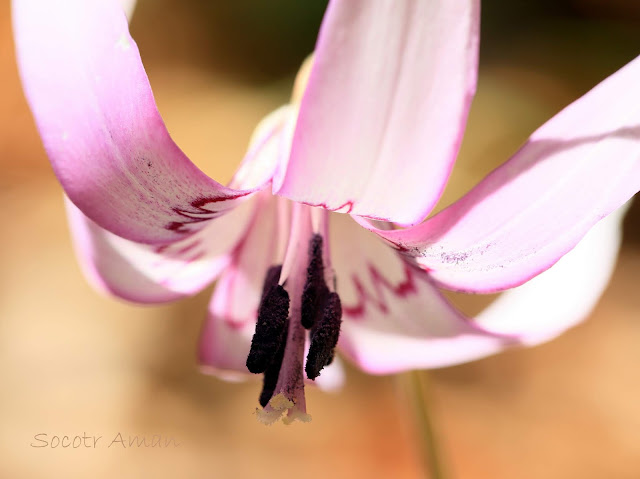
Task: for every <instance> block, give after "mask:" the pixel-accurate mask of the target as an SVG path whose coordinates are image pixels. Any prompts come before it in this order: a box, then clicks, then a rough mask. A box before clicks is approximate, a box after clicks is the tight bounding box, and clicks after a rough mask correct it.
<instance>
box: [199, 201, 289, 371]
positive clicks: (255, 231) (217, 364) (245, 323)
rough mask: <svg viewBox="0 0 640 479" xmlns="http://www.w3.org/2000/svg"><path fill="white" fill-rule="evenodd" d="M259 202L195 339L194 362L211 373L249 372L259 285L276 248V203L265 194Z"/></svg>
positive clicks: (274, 256)
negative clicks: (196, 357)
mask: <svg viewBox="0 0 640 479" xmlns="http://www.w3.org/2000/svg"><path fill="white" fill-rule="evenodd" d="M258 200H259V201H260V205H259V206H258V208H259V210H258V211H257V214H256V220H255V221H254V223H253V225H252V227H251V230H250V231H249V233H248V234H247V235H246V237H245V238H244V241H243V242H242V243H241V244H240V245H239V246H238V248H236V251H235V254H234V257H233V260H232V262H231V264H230V266H229V267H228V268H227V270H226V271H225V272H224V273H223V274H222V276H221V277H220V280H219V281H218V284H217V286H216V290H215V292H214V294H213V298H212V300H211V303H210V305H209V314H208V317H207V320H206V322H205V325H204V328H203V330H202V333H201V336H200V345H199V352H198V360H199V362H200V364H201V365H202V366H203V367H204V368H206V370H207V371H209V372H212V373H215V374H218V373H220V372H223V373H224V372H228V371H232V372H234V371H235V372H242V373H247V374H248V373H249V371H248V370H247V367H246V362H247V355H248V354H249V347H250V344H251V338H252V337H253V333H254V330H255V322H256V316H257V310H258V306H259V303H260V298H261V296H262V285H263V282H264V278H265V275H266V273H267V270H268V269H269V267H270V266H272V265H273V264H274V263H275V261H276V252H277V248H278V245H277V240H278V235H277V224H278V223H277V221H278V218H277V207H276V201H274V200H273V199H272V197H271V195H270V194H268V193H267V192H265V193H262V194H261V195H260V197H259V198H258Z"/></svg>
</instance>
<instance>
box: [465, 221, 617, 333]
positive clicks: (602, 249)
mask: <svg viewBox="0 0 640 479" xmlns="http://www.w3.org/2000/svg"><path fill="white" fill-rule="evenodd" d="M626 209H627V208H620V209H618V210H617V211H615V212H614V213H612V214H610V215H609V216H607V217H606V218H605V219H603V220H602V221H600V222H599V223H598V224H596V225H595V226H594V227H593V228H592V229H591V230H590V231H589V233H587V235H586V236H585V237H584V238H583V239H582V240H581V241H580V242H579V243H578V245H577V246H576V247H575V248H574V249H572V250H571V251H569V252H568V253H567V254H566V255H564V256H563V257H562V258H560V260H559V261H558V262H557V263H556V264H554V265H553V266H552V267H551V268H549V269H548V270H547V271H545V272H543V273H541V274H540V275H538V276H536V277H535V278H533V279H532V280H530V281H528V282H527V283H525V284H523V285H522V286H518V287H517V288H514V289H512V290H509V291H506V292H505V293H503V294H502V295H501V296H500V297H499V298H498V299H497V300H496V301H494V302H493V303H492V304H491V305H490V306H489V307H488V308H487V309H485V310H484V311H483V312H482V313H481V314H480V315H478V316H477V317H476V318H475V320H474V322H475V323H476V324H479V325H480V326H482V327H484V328H486V329H488V330H490V331H495V332H499V333H504V334H509V335H515V336H517V337H518V339H519V341H520V342H521V343H523V344H526V345H534V344H538V343H541V342H543V341H547V340H549V339H552V338H554V337H555V336H557V335H559V334H560V333H562V332H564V331H565V330H566V329H568V328H570V327H572V326H575V325H576V324H578V323H579V322H580V321H582V320H584V319H585V318H586V317H587V316H588V315H589V313H590V312H591V310H592V309H593V308H594V306H595V305H596V303H597V302H598V300H599V299H600V296H601V295H602V293H603V292H604V290H605V288H606V287H607V284H608V283H609V279H610V277H611V274H612V272H613V270H614V268H615V265H616V260H617V257H618V250H619V248H620V241H621V239H622V219H623V217H624V213H625V211H626Z"/></svg>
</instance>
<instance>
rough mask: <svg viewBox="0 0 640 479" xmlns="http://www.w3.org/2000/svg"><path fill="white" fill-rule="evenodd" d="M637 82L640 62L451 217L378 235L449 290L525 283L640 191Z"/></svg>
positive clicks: (449, 212) (558, 119)
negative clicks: (413, 260) (417, 263)
mask: <svg viewBox="0 0 640 479" xmlns="http://www.w3.org/2000/svg"><path fill="white" fill-rule="evenodd" d="M638 84H640V57H638V58H636V59H635V60H634V61H632V62H631V63H629V64H628V65H626V66H625V67H624V68H622V69H621V70H620V71H618V72H617V73H615V74H613V75H611V76H610V77H609V78H608V79H606V80H605V81H603V82H602V83H601V84H599V85H598V86H596V87H595V88H594V89H593V90H591V91H590V92H589V93H587V94H586V95H585V96H583V97H582V98H581V99H579V100H577V101H576V102H574V103H573V104H571V105H570V106H568V107H567V108H566V109H564V110H563V111H561V112H560V113H559V114H557V115H556V116H555V117H554V118H552V119H551V120H550V121H549V122H547V123H546V124H545V125H543V126H542V127H541V128H540V129H538V130H537V131H536V132H535V133H534V134H533V135H532V136H531V138H530V139H529V141H528V142H527V143H526V144H525V145H524V146H523V147H522V148H521V149H520V151H518V152H517V153H516V154H515V155H514V156H513V157H512V158H511V159H510V160H509V161H508V162H506V163H505V164H504V165H502V166H501V167H499V168H497V169H496V170H494V171H493V172H492V173H491V174H489V175H488V176H487V177H486V178H485V179H484V180H482V181H481V182H480V183H479V184H478V185H477V186H476V187H475V188H474V189H473V190H471V192H469V193H468V194H467V195H465V196H464V197H463V198H461V199H460V200H459V201H457V202H456V203H454V204H453V205H451V206H450V207H448V208H447V209H445V210H443V211H442V212H440V213H439V214H437V215H436V216H434V217H433V218H431V219H429V220H427V221H426V222H424V223H422V224H420V225H418V226H415V227H413V228H409V229H405V230H396V231H382V230H377V231H376V232H377V233H378V234H379V235H380V236H382V237H383V238H385V239H387V240H388V241H390V242H391V243H393V244H395V245H397V246H398V247H399V248H400V249H401V250H403V251H404V252H405V254H407V255H409V256H413V257H416V259H417V261H418V262H419V263H420V264H421V265H423V266H424V267H425V268H426V269H428V270H429V271H430V273H431V276H432V277H433V278H434V279H435V280H436V281H437V282H438V283H439V285H441V286H443V287H445V288H450V289H454V290H459V291H468V292H493V291H500V290H504V289H507V288H511V287H514V286H518V285H520V284H522V283H524V282H525V281H527V280H528V279H530V278H532V277H533V276H535V275H537V274H539V273H540V272H542V271H544V270H546V269H547V268H549V267H550V266H551V265H553V264H554V263H555V262H556V261H558V259H559V258H560V257H562V255H564V254H565V253H567V252H568V251H570V250H571V249H572V248H573V247H574V246H575V245H576V244H577V243H578V241H580V239H581V238H582V237H583V236H584V235H585V234H586V233H587V231H589V229H590V228H591V227H592V226H593V225H594V224H596V223H597V222H598V221H599V220H601V219H602V218H603V217H605V216H607V215H608V214H609V213H611V212H612V211H614V210H615V209H616V208H619V207H620V206H621V205H622V204H624V203H625V202H626V201H627V200H628V199H629V198H630V197H632V196H633V195H634V194H635V193H636V192H637V191H638V189H640V89H638V88H637V85H638ZM359 221H360V223H361V224H363V226H365V227H367V228H369V229H371V230H374V231H375V230H376V228H375V227H374V226H373V225H372V224H371V223H370V222H368V221H366V220H364V219H361V220H359Z"/></svg>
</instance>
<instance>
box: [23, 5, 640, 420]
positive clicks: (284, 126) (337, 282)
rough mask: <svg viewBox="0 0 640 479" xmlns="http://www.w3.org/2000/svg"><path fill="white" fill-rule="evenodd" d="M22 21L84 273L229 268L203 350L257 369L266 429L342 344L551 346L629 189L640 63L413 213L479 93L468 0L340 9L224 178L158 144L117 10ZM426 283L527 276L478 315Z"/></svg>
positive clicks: (438, 180)
mask: <svg viewBox="0 0 640 479" xmlns="http://www.w3.org/2000/svg"><path fill="white" fill-rule="evenodd" d="M13 16H14V28H15V34H16V45H17V51H18V61H19V65H20V70H21V75H22V80H23V84H24V88H25V93H26V95H27V98H28V100H29V103H30V106H31V109H32V111H33V113H34V116H35V119H36V123H37V126H38V128H39V131H40V134H41V136H42V139H43V142H44V145H45V149H46V151H47V153H48V155H49V158H50V160H51V163H52V165H53V168H54V171H55V173H56V175H57V177H58V179H59V180H60V183H61V184H62V186H63V188H64V190H65V193H66V194H67V196H68V198H69V201H68V202H67V205H68V212H69V217H70V222H71V227H72V231H73V234H74V240H75V244H76V249H77V252H78V256H79V258H80V261H81V263H82V265H83V268H84V270H85V272H86V273H87V276H88V277H89V279H90V280H91V281H92V283H93V284H94V285H96V286H97V287H98V288H99V289H101V290H103V291H106V292H109V293H111V294H113V295H115V296H118V297H120V298H124V299H126V300H129V301H136V302H141V303H156V302H165V301H171V300H175V299H178V298H181V297H184V296H188V295H192V294H194V293H196V292H197V291H199V290H201V289H202V288H203V287H205V286H206V285H207V284H209V283H210V282H212V281H213V280H215V279H218V285H217V288H216V290H215V293H214V296H213V299H212V301H211V305H210V308H209V318H208V320H207V322H206V324H205V327H204V330H203V334H202V339H201V344H200V353H199V359H200V361H201V363H202V364H203V365H204V366H205V367H207V368H208V370H211V371H214V372H215V373H217V374H222V375H225V374H228V372H229V371H239V372H249V371H250V372H253V373H259V374H262V375H263V389H262V392H261V394H260V398H259V402H260V404H261V406H262V407H263V409H260V410H259V413H258V416H259V417H260V418H261V419H262V420H264V421H265V422H273V421H275V420H276V419H278V418H279V417H281V416H282V415H283V414H284V419H285V421H292V420H295V419H300V420H308V418H309V416H308V415H307V414H306V405H305V398H304V383H305V381H314V382H316V383H317V384H319V385H321V386H324V387H329V388H330V387H335V385H336V384H338V383H339V382H340V380H341V372H340V363H339V360H338V358H335V357H334V353H335V351H334V349H335V347H336V346H337V347H338V348H339V349H340V351H341V352H342V354H343V355H344V356H346V357H347V358H348V359H350V360H351V361H353V362H354V363H355V364H357V365H358V366H360V367H361V368H362V369H364V370H365V371H368V372H372V373H390V372H396V371H401V370H405V369H412V368H430V367H441V366H446V365H451V364H456V363H459V362H464V361H469V360H472V359H476V358H479V357H483V356H486V355H488V354H492V353H495V352H497V351H500V350H502V349H503V348H505V347H507V346H509V345H513V344H536V343H538V342H540V341H544V340H546V339H549V338H551V337H553V336H555V335H556V334H558V333H560V332H561V331H563V330H565V329H566V328H568V327H569V326H571V325H573V324H575V323H576V322H577V321H579V320H580V319H582V318H583V317H584V316H585V315H586V314H587V313H588V311H589V310H590V308H591V307H592V306H593V304H594V303H595V301H596V300H597V297H598V296H599V294H600V293H601V292H602V290H603V289H604V287H605V285H606V283H607V281H608V277H609V274H610V272H611V269H612V267H613V264H614V263H615V257H616V252H617V248H618V245H619V223H620V218H621V212H617V213H614V214H611V213H612V212H614V211H615V210H617V209H619V208H620V207H621V206H622V205H623V204H624V203H625V202H626V201H627V200H628V199H629V198H630V197H631V196H633V195H634V194H635V192H636V191H637V190H638V189H639V188H640V148H639V146H638V144H639V138H640V130H639V127H638V125H640V101H639V100H640V98H638V96H639V95H640V93H639V90H638V89H637V88H636V87H635V85H636V84H637V83H638V81H639V80H640V58H638V59H636V60H634V61H632V62H631V63H629V64H628V65H627V66H626V67H624V68H623V69H621V70H620V71H619V72H617V73H615V74H614V75H612V76H611V77H609V78H608V79H607V80H605V81H604V82H603V83H601V84H600V85H598V86H597V87H596V88H595V89H593V90H592V91H591V92H589V93H588V94H587V95H585V96H584V97H583V98H581V99H580V100H578V101H576V102H575V103H573V104H572V105H570V106H569V107H567V108H566V109H565V110H563V111H562V112H560V113H559V114H558V115H557V116H555V117H554V118H552V119H551V120H550V121H549V122H548V123H546V124H545V125H543V126H542V127H541V128H540V129H539V130H537V131H536V132H535V133H534V134H533V135H532V136H531V138H530V139H529V141H528V142H527V143H526V144H525V145H524V146H523V147H522V148H521V149H520V150H519V151H518V152H517V153H516V154H515V155H514V156H513V157H512V158H511V159H509V160H508V161H507V162H505V163H504V164H503V165H502V166H501V167H499V168H498V169H496V170H495V171H493V172H492V173H491V174H489V175H488V176H487V177H486V178H485V179H483V180H482V181H481V182H480V183H479V184H478V185H477V186H476V187H475V188H474V189H473V190H471V191H470V192H469V193H468V194H467V195H465V196H464V197H463V198H461V199H460V200H459V201H457V202H456V203H454V204H453V205H451V206H449V207H448V208H446V209H444V210H443V211H442V212H440V213H439V214H437V215H435V216H433V217H431V218H429V219H427V220H424V219H425V218H426V217H427V216H428V215H429V213H430V211H431V210H432V209H433V207H434V205H435V203H436V202H437V201H438V199H439V197H440V195H441V193H442V190H443V189H444V186H445V183H446V180H447V178H448V176H449V173H450V171H451V168H452V166H453V163H454V161H455V158H456V155H457V152H458V149H459V146H460V142H461V138H462V135H463V131H464V127H465V123H466V118H467V113H468V110H469V108H470V105H471V100H472V97H473V94H474V91H475V83H476V71H477V53H478V23H479V1H477V0H461V1H444V0H428V1H421V2H414V1H409V0H406V1H405V0H401V1H397V0H384V1H383V0H380V1H376V2H371V1H368V0H333V1H331V2H330V4H329V7H328V10H327V13H326V15H325V18H324V21H323V25H322V28H321V31H320V34H319V37H318V42H317V47H316V51H315V57H314V62H313V67H312V68H311V70H310V73H309V75H308V79H307V76H306V75H302V76H301V78H303V79H302V80H301V81H300V83H299V92H300V94H299V95H294V100H293V101H292V104H290V105H287V106H285V107H283V108H281V109H279V110H277V111H276V112H274V113H272V114H271V115H270V116H269V117H267V118H266V119H265V120H264V121H263V122H262V123H261V124H260V125H259V126H258V128H257V130H256V133H255V134H254V137H253V138H252V140H251V142H250V146H249V150H248V153H247V155H246V157H245V160H244V161H243V163H242V165H241V166H240V168H239V170H238V172H237V173H236V175H235V176H234V179H233V180H232V181H231V183H230V184H229V185H228V186H223V185H221V184H219V183H217V182H216V181H214V180H213V179H211V178H209V177H207V176H206V175H205V174H204V173H202V172H201V171H200V170H199V169H198V168H197V167H196V166H195V165H194V164H193V163H191V162H190V161H189V160H188V158H187V157H186V156H185V155H184V154H183V153H182V152H181V151H180V149H179V148H178V147H177V146H176V145H175V143H174V142H173V141H172V140H171V138H170V136H169V134H168V132H167V130H166V128H165V126H164V124H163V122H162V119H161V117H160V115H159V113H158V110H157V108H156V105H155V102H154V99H153V95H152V92H151V88H150V86H149V82H148V79H147V76H146V73H145V71H144V68H143V66H142V62H141V59H140V55H139V52H138V49H137V46H136V44H135V42H134V40H133V39H132V38H131V36H130V34H129V31H128V25H127V20H126V17H125V15H124V14H123V12H122V9H121V7H120V5H119V4H118V2H116V1H114V0H93V1H86V0H19V1H18V0H16V1H14V2H13ZM331 212H335V214H334V213H331ZM610 214H611V215H610ZM607 215H609V217H608V218H607V219H605V220H604V221H600V220H602V219H603V218H605V217H607ZM353 220H355V221H353ZM363 227H364V228H363ZM587 233H588V234H587ZM585 235H586V237H585ZM583 237H584V239H583ZM380 238H382V241H380ZM576 245H577V246H576ZM388 246H391V248H389V247H388ZM574 247H575V249H574ZM565 255H566V256H565ZM563 256H564V257H563ZM556 262H557V264H555V263H556ZM551 266H553V267H551ZM549 268H550V269H549ZM547 269H548V271H546V270H547ZM540 273H542V274H540ZM536 275H539V276H537V277H535V276H536ZM534 277H535V278H534ZM531 278H534V279H532V280H531ZM528 280H531V281H529V282H528V283H527V284H525V285H523V286H519V285H522V284H523V283H525V282H526V281H528ZM567 284H570V285H571V288H570V290H569V291H567V290H566V289H565V291H563V292H562V294H561V295H558V290H559V289H560V288H559V287H558V285H562V286H565V285H567ZM518 286H519V287H518ZM438 287H444V288H448V289H452V290H456V291H463V292H471V293H478V292H481V293H484V292H496V291H502V290H506V289H509V288H514V287H516V288H515V289H513V290H511V291H509V292H508V293H506V294H505V295H503V296H502V297H501V298H500V299H499V300H498V301H497V302H495V303H494V304H493V305H492V306H491V307H490V308H489V309H487V310H486V311H485V312H483V313H482V314H481V315H480V316H479V317H478V318H476V319H475V320H470V319H469V318H466V317H464V316H463V315H462V314H461V313H460V312H459V311H458V310H456V309H455V308H454V307H453V306H452V305H450V304H449V303H448V302H447V301H446V300H445V298H444V297H443V296H442V295H441V293H440V292H439V290H438ZM285 413H286V414H285Z"/></svg>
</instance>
